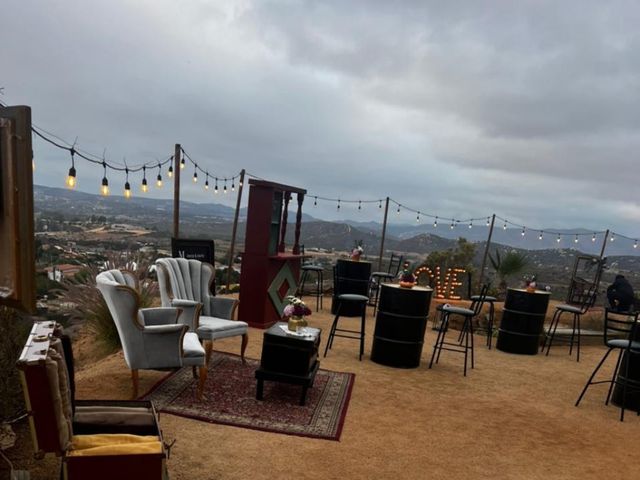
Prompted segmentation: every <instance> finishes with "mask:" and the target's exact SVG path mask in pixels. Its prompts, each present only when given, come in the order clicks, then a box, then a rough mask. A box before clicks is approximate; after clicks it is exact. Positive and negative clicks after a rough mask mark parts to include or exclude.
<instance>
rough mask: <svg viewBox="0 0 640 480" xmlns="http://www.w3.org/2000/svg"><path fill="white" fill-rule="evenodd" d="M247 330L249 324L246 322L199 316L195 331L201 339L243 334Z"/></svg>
mask: <svg viewBox="0 0 640 480" xmlns="http://www.w3.org/2000/svg"><path fill="white" fill-rule="evenodd" d="M248 330H249V325H248V324H247V323H246V322H241V321H238V320H226V319H224V318H218V317H207V316H201V317H200V325H199V326H198V330H197V332H198V336H199V337H200V338H202V339H205V340H215V339H216V338H226V337H234V336H236V335H244V334H245V333H247V331H248Z"/></svg>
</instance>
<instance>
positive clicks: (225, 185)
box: [222, 178, 227, 195]
mask: <svg viewBox="0 0 640 480" xmlns="http://www.w3.org/2000/svg"><path fill="white" fill-rule="evenodd" d="M222 191H223V192H224V194H225V195H226V194H227V179H226V178H225V179H224V188H223V189H222Z"/></svg>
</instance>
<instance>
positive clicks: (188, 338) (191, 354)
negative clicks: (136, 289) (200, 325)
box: [182, 332, 204, 359]
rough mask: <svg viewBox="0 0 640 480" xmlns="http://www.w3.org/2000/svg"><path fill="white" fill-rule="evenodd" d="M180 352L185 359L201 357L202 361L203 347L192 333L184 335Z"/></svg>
mask: <svg viewBox="0 0 640 480" xmlns="http://www.w3.org/2000/svg"><path fill="white" fill-rule="evenodd" d="M182 350H183V352H184V353H183V356H184V357H185V358H198V357H202V358H203V359H204V347H203V346H202V345H201V344H200V340H198V335H197V334H195V333H193V332H187V333H185V334H184V339H183V340H182Z"/></svg>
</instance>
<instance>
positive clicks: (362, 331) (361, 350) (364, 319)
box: [360, 303, 367, 361]
mask: <svg viewBox="0 0 640 480" xmlns="http://www.w3.org/2000/svg"><path fill="white" fill-rule="evenodd" d="M366 316H367V304H366V303H363V304H362V322H361V323H360V361H362V355H363V354H364V331H365V324H366Z"/></svg>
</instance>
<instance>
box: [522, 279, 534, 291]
mask: <svg viewBox="0 0 640 480" xmlns="http://www.w3.org/2000/svg"><path fill="white" fill-rule="evenodd" d="M524 286H525V288H526V289H527V292H535V291H536V276H535V275H525V276H524Z"/></svg>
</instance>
